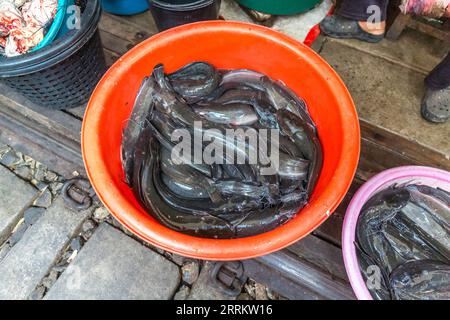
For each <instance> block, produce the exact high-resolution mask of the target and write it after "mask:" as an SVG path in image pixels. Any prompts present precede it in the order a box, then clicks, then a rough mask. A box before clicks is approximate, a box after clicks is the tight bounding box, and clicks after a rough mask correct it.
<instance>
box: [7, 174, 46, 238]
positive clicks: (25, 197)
mask: <svg viewBox="0 0 450 320" xmlns="http://www.w3.org/2000/svg"><path fill="white" fill-rule="evenodd" d="M0 178H1V180H0V246H1V244H2V243H3V242H4V241H5V239H6V238H7V237H8V236H9V234H10V233H11V231H12V229H13V228H14V226H15V225H16V224H17V223H18V221H19V220H20V219H21V218H22V216H23V211H24V209H26V207H27V206H28V205H29V204H30V203H31V201H32V200H33V198H34V197H35V196H36V195H37V194H38V190H36V189H35V188H33V187H32V186H31V185H30V184H27V183H26V182H25V181H23V180H21V179H20V178H18V177H17V176H16V175H14V174H13V173H12V172H11V171H9V170H8V169H6V168H5V167H3V166H1V165H0Z"/></svg>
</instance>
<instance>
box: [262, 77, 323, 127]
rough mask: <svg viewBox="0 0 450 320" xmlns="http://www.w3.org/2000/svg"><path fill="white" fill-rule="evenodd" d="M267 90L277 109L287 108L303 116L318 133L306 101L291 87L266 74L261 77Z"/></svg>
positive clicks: (300, 116)
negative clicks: (273, 79)
mask: <svg viewBox="0 0 450 320" xmlns="http://www.w3.org/2000/svg"><path fill="white" fill-rule="evenodd" d="M261 81H262V83H263V85H264V87H265V88H266V92H267V93H268V96H269V98H270V100H271V102H272V105H273V106H274V107H275V109H276V110H281V109H285V110H287V111H290V112H292V113H293V114H295V115H296V116H298V117H299V118H301V119H302V120H303V121H304V122H306V123H307V125H308V126H309V127H310V129H311V130H312V131H313V132H314V134H317V128H316V125H315V124H314V122H313V120H312V119H311V116H310V115H309V112H308V108H307V106H306V102H305V101H304V100H302V99H300V98H299V97H298V96H297V95H296V94H295V93H294V92H293V91H292V90H291V89H289V88H288V87H287V86H286V85H284V83H282V82H281V81H272V80H271V79H270V78H269V77H267V76H265V77H263V78H262V79H261Z"/></svg>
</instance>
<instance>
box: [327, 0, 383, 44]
mask: <svg viewBox="0 0 450 320" xmlns="http://www.w3.org/2000/svg"><path fill="white" fill-rule="evenodd" d="M388 3H389V0H344V1H343V3H342V5H341V8H340V10H339V12H338V13H337V14H335V15H333V16H329V17H326V18H325V19H324V20H323V21H322V22H321V23H320V28H321V30H322V31H323V33H324V34H326V35H328V36H330V37H334V38H354V39H359V40H363V41H367V42H379V41H381V40H382V39H383V35H384V31H385V27H386V22H385V20H386V11H387V6H388ZM377 13H378V14H379V15H380V16H379V20H378V19H376V18H377V17H375V16H374V14H377Z"/></svg>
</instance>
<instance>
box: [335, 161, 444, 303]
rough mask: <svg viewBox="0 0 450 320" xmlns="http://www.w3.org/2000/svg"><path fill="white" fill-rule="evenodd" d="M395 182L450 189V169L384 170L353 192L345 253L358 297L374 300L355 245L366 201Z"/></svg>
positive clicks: (344, 236)
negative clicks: (360, 266)
mask: <svg viewBox="0 0 450 320" xmlns="http://www.w3.org/2000/svg"><path fill="white" fill-rule="evenodd" d="M396 183H399V184H401V183H414V184H423V185H428V186H430V187H439V188H441V189H444V190H447V191H449V192H450V172H447V171H444V170H439V169H435V168H430V167H417V166H407V167H399V168H394V169H390V170H386V171H383V172H381V173H379V174H377V175H376V176H374V177H372V178H371V179H370V180H368V181H367V182H366V183H365V184H364V185H363V186H362V187H361V188H360V189H359V190H358V192H356V194H355V195H354V197H353V199H352V201H351V202H350V204H349V206H348V208H347V212H346V214H345V219H344V226H343V231H342V253H343V255H344V263H345V270H346V271H347V275H348V278H349V280H350V284H351V286H352V288H353V291H354V292H355V295H356V297H357V298H358V299H359V300H372V296H371V294H370V292H369V290H368V289H367V285H366V283H365V281H364V278H363V276H362V274H361V271H360V269H359V263H358V258H357V256H356V248H355V244H354V243H355V234H356V223H357V222H358V217H359V214H360V212H361V209H362V207H363V206H364V204H365V203H366V202H367V201H368V200H369V199H370V198H371V197H372V196H373V195H374V194H376V193H377V192H379V191H381V190H384V189H386V188H388V187H390V186H392V185H393V184H396Z"/></svg>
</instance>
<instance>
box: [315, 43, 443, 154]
mask: <svg viewBox="0 0 450 320" xmlns="http://www.w3.org/2000/svg"><path fill="white" fill-rule="evenodd" d="M361 46H362V47H363V48H365V47H366V45H365V44H361ZM375 46H377V47H378V50H379V51H381V50H382V48H383V47H384V46H385V45H384V44H383V45H382V44H380V45H374V47H375ZM358 48H359V44H358ZM385 48H387V49H388V48H389V47H388V46H387V47H385ZM419 51H421V50H419ZM383 52H386V51H383ZM389 52H392V51H391V50H389ZM320 54H321V56H322V57H324V58H325V60H327V62H328V63H330V64H331V66H332V67H333V68H334V69H335V70H336V71H337V72H338V74H339V75H340V76H341V77H342V79H343V80H344V82H345V84H346V85H347V87H348V89H349V91H350V93H351V95H352V97H353V99H354V101H355V104H356V107H357V110H358V114H359V116H360V118H362V119H364V120H367V121H369V122H370V123H372V124H374V125H377V126H380V127H382V128H385V129H387V130H389V131H391V132H394V133H396V134H399V135H401V136H403V137H406V138H407V139H409V140H412V141H415V142H418V143H419V144H421V145H423V146H427V147H428V148H431V149H434V150H436V151H438V152H440V153H442V154H444V155H446V156H447V157H450V139H449V137H450V122H447V123H446V124H440V125H436V124H431V123H429V122H427V121H426V120H424V119H423V118H422V117H421V115H420V104H421V100H422V97H423V94H424V92H425V86H424V83H423V80H424V78H425V74H424V73H422V72H419V71H417V70H414V69H413V68H405V67H404V66H403V65H400V64H398V63H395V62H393V61H388V60H386V59H384V58H380V57H378V56H376V55H374V54H368V53H366V52H364V51H363V50H360V49H355V47H354V46H352V47H350V46H348V45H347V42H344V41H337V40H333V39H328V40H327V41H326V42H325V43H324V45H323V47H322V50H321V51H320ZM419 60H420V61H424V60H422V58H410V59H409V61H419ZM435 60H436V58H435ZM428 68H430V65H429V66H428Z"/></svg>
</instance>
